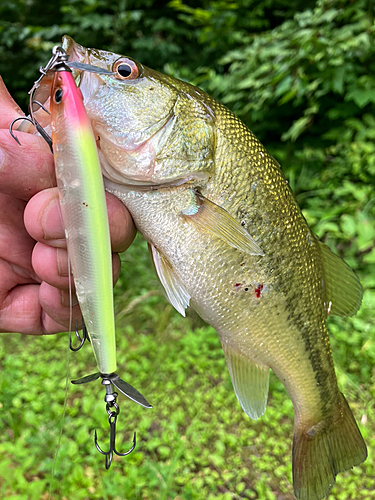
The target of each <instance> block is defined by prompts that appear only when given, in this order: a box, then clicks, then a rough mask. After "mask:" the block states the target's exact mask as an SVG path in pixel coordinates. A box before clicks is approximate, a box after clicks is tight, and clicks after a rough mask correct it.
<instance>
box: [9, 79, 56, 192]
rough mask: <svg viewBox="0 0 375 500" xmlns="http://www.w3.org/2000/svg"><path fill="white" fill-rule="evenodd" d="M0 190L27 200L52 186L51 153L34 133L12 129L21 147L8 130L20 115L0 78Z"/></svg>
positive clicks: (53, 183)
mask: <svg viewBox="0 0 375 500" xmlns="http://www.w3.org/2000/svg"><path fill="white" fill-rule="evenodd" d="M0 107H1V113H0V192H2V193H4V194H9V195H11V196H14V197H16V198H20V199H23V200H29V199H30V198H31V197H32V196H34V194H36V193H38V192H39V191H42V190H43V189H46V188H48V187H51V186H54V185H56V180H55V171H54V165H53V155H52V154H51V152H50V151H49V147H48V145H47V144H46V143H45V141H44V140H43V139H42V138H41V137H40V136H38V135H34V134H25V133H22V132H17V131H16V132H15V135H16V136H17V137H18V139H19V141H20V142H21V146H20V145H19V144H17V143H16V142H15V140H14V139H13V138H12V136H11V135H10V133H9V130H8V129H9V125H10V123H11V122H12V120H13V119H15V118H19V117H20V116H23V114H22V112H21V111H20V108H19V107H18V105H17V104H16V103H15V102H14V101H13V99H12V97H11V96H10V94H9V92H8V91H7V89H6V87H5V85H4V82H3V80H2V79H1V78H0Z"/></svg>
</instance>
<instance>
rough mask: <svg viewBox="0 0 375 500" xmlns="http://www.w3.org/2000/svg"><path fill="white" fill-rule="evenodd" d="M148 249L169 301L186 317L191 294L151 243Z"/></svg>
mask: <svg viewBox="0 0 375 500" xmlns="http://www.w3.org/2000/svg"><path fill="white" fill-rule="evenodd" d="M148 249H149V252H150V256H151V259H152V262H153V264H154V267H155V270H156V274H157V276H158V278H159V280H160V282H161V284H162V285H163V287H164V290H165V293H166V295H167V299H168V301H169V302H170V304H172V306H173V307H174V308H175V309H176V311H177V312H179V313H180V314H181V315H182V316H185V309H186V308H187V307H188V306H189V303H190V299H191V296H190V294H189V292H188V291H187V290H186V287H185V285H184V284H183V283H182V282H181V281H180V279H179V278H178V276H177V275H176V273H175V272H174V270H173V268H172V266H171V264H170V263H169V262H168V260H167V258H166V257H165V256H164V255H163V254H162V253H161V252H159V251H158V250H157V249H156V248H155V247H154V245H152V244H151V243H149V244H148Z"/></svg>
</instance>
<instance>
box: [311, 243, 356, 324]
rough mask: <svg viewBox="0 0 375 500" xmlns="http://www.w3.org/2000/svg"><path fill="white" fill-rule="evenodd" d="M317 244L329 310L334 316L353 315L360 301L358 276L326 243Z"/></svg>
mask: <svg viewBox="0 0 375 500" xmlns="http://www.w3.org/2000/svg"><path fill="white" fill-rule="evenodd" d="M319 244H320V249H321V252H322V257H323V267H324V286H325V288H326V293H327V301H328V309H329V312H330V314H333V315H335V316H353V315H354V314H356V312H357V311H358V309H359V308H360V306H361V302H362V286H361V283H360V282H359V279H358V276H357V275H356V274H355V272H354V271H353V270H352V269H351V268H350V267H349V266H348V264H346V262H344V261H343V260H342V259H341V258H340V257H338V256H337V255H335V254H334V253H333V252H331V250H330V249H329V248H328V247H327V245H325V244H324V243H321V242H320V243H319Z"/></svg>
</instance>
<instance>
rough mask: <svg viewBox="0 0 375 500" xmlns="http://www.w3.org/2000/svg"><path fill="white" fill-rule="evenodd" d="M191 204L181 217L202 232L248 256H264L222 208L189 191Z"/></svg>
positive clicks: (239, 225) (252, 240)
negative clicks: (215, 237) (211, 234)
mask: <svg viewBox="0 0 375 500" xmlns="http://www.w3.org/2000/svg"><path fill="white" fill-rule="evenodd" d="M191 192H192V202H191V205H189V206H188V207H187V208H186V209H185V210H183V211H182V213H181V215H182V216H183V217H184V218H185V219H186V220H189V221H191V222H193V223H194V224H196V225H197V227H199V228H200V229H202V230H205V231H209V232H211V233H213V234H214V235H215V236H217V237H218V238H221V239H222V240H224V241H225V242H226V243H228V244H229V245H230V246H232V247H234V248H237V249H238V250H240V251H241V252H245V253H248V254H250V255H264V252H263V250H262V249H261V248H260V247H259V245H258V244H257V243H256V242H255V240H254V239H253V238H252V237H251V236H250V234H249V233H248V232H247V231H246V229H244V228H243V227H242V226H241V224H240V223H239V222H238V221H237V220H236V219H235V218H234V217H232V216H231V215H230V214H229V213H228V212H227V211H226V210H224V208H222V207H220V206H219V205H216V204H215V203H213V202H212V201H210V200H209V199H207V198H205V197H204V196H202V195H201V194H200V193H198V192H197V191H194V190H191Z"/></svg>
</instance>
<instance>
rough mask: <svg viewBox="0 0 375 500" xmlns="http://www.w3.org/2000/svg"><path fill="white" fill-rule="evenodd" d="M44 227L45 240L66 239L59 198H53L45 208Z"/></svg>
mask: <svg viewBox="0 0 375 500" xmlns="http://www.w3.org/2000/svg"><path fill="white" fill-rule="evenodd" d="M42 227H43V233H44V239H45V240H59V239H64V237H65V232H64V227H63V224H62V220H61V211H60V206H59V203H58V201H57V200H52V201H50V202H49V204H48V205H47V206H46V208H45V209H44V212H43V215H42Z"/></svg>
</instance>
